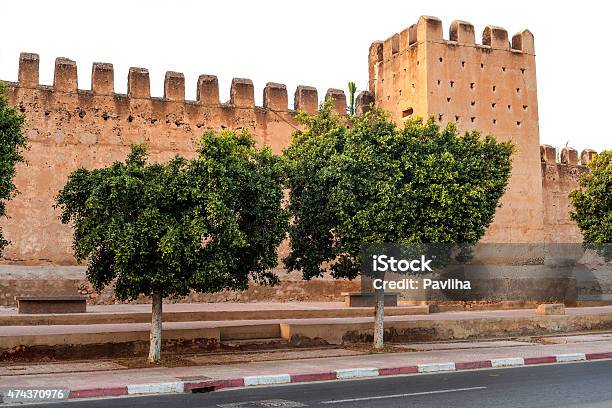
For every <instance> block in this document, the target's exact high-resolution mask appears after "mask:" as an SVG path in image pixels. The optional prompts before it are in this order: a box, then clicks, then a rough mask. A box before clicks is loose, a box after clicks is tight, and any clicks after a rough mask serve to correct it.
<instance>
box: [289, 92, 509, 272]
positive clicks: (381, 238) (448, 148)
mask: <svg viewBox="0 0 612 408" xmlns="http://www.w3.org/2000/svg"><path fill="white" fill-rule="evenodd" d="M299 119H300V121H301V122H302V123H303V125H304V130H301V131H297V132H296V133H295V135H294V138H293V142H292V143H291V145H290V146H289V148H288V149H287V150H286V151H285V156H286V158H287V161H288V183H287V187H288V188H289V189H290V209H291V211H292V214H293V215H294V217H295V220H294V222H293V223H292V225H291V226H290V230H289V232H290V237H291V247H292V250H291V253H290V255H289V256H288V257H287V258H286V259H285V263H286V265H287V267H288V269H289V270H301V271H302V272H303V274H304V277H305V278H306V279H309V278H312V277H316V276H320V275H322V274H323V273H324V272H325V271H326V269H329V270H330V271H331V272H332V274H333V276H335V277H338V278H340V277H345V278H354V277H355V276H357V274H358V273H359V271H360V262H361V261H360V259H359V252H360V248H361V246H362V245H363V244H365V243H369V244H376V243H385V242H388V243H396V244H409V243H475V242H477V241H478V240H479V239H480V238H481V237H482V236H483V235H484V233H485V231H486V228H487V227H488V226H489V224H490V223H491V221H492V220H493V217H494V215H495V211H496V209H497V207H498V206H499V200H500V198H501V196H502V195H503V193H504V191H505V188H506V186H507V183H508V178H509V175H510V171H511V167H512V166H511V155H512V152H513V145H512V143H510V142H497V141H496V140H495V139H494V138H493V137H492V136H485V137H481V136H480V134H479V133H478V132H475V131H472V132H467V133H464V134H459V132H458V131H457V129H456V127H455V125H454V124H452V123H451V124H449V125H448V126H446V127H445V128H443V129H441V128H440V127H439V126H438V125H437V124H436V123H435V122H434V120H433V119H430V120H429V121H427V122H423V121H422V120H420V119H415V120H408V121H407V122H406V123H405V126H404V127H403V128H402V129H399V128H398V127H397V126H396V125H395V124H394V123H393V122H392V121H391V120H390V119H389V117H388V115H387V114H386V113H384V112H382V111H380V110H378V109H376V108H374V109H372V110H371V111H369V112H368V113H366V114H364V115H363V116H362V117H360V118H355V119H354V120H353V121H352V123H348V125H347V123H344V122H343V120H341V119H340V118H339V117H338V116H337V115H335V114H333V113H332V112H331V106H330V105H329V104H327V105H325V106H324V107H323V108H322V109H321V110H320V112H319V113H318V114H317V115H315V116H307V115H301V116H300V117H299Z"/></svg>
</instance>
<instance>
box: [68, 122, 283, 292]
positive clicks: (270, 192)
mask: <svg viewBox="0 0 612 408" xmlns="http://www.w3.org/2000/svg"><path fill="white" fill-rule="evenodd" d="M198 153H199V154H198V157H197V158H195V159H193V160H186V159H184V158H182V157H175V158H174V159H172V160H170V161H169V162H168V163H165V164H147V154H146V149H145V147H144V146H142V145H137V146H133V147H132V150H131V153H130V154H129V156H128V158H127V160H126V162H125V163H120V162H116V163H114V164H112V165H111V166H109V167H106V168H101V169H95V170H87V169H79V170H77V171H75V172H74V173H72V174H71V175H70V177H69V180H68V183H67V184H66V186H65V187H64V189H63V190H62V191H61V192H60V193H59V195H58V197H57V204H58V206H59V207H60V208H61V210H62V214H61V220H62V222H64V223H69V222H72V223H73V225H74V251H75V254H76V257H77V258H78V259H79V260H84V259H87V260H88V268H87V277H88V279H89V280H90V281H91V282H92V284H93V285H94V287H95V289H96V290H99V289H101V288H102V287H104V286H105V285H107V284H109V283H111V281H113V280H116V286H115V291H116V295H117V297H118V298H119V299H135V298H136V297H138V296H139V295H141V294H142V295H147V296H148V295H152V294H154V293H159V294H161V296H162V297H166V296H182V295H187V294H188V293H189V291H190V290H195V291H198V292H217V291H220V290H223V289H226V288H228V289H245V288H246V287H247V286H248V282H249V277H251V278H253V279H255V280H256V281H259V282H260V283H275V282H276V280H277V277H276V276H275V275H274V274H273V273H271V272H270V269H271V268H273V267H275V266H276V264H277V255H276V247H277V245H278V244H279V243H280V241H281V240H282V239H283V237H284V234H285V227H286V223H287V212H286V210H285V209H283V208H281V200H282V190H281V187H280V183H281V178H282V167H281V166H280V163H279V160H278V158H277V157H275V156H274V155H272V153H271V151H270V149H269V148H264V149H261V150H258V149H256V148H255V147H254V143H253V140H252V138H251V137H250V136H249V135H248V134H247V133H245V132H243V133H240V134H238V135H236V134H234V133H232V132H222V133H221V134H218V135H216V134H214V133H211V132H209V133H206V134H204V135H203V137H202V144H201V147H200V149H199V152H198Z"/></svg>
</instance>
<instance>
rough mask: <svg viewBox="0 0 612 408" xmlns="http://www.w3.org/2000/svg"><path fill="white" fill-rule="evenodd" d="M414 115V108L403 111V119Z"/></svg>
mask: <svg viewBox="0 0 612 408" xmlns="http://www.w3.org/2000/svg"><path fill="white" fill-rule="evenodd" d="M413 113H414V109H412V108H408V109H404V110H403V111H402V118H407V117H408V116H410V115H412V114H413Z"/></svg>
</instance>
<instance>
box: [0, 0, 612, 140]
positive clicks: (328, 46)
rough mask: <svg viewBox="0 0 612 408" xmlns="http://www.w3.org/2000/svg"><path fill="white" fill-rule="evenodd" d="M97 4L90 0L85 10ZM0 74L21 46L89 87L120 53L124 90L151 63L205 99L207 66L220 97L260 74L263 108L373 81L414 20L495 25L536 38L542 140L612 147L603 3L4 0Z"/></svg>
mask: <svg viewBox="0 0 612 408" xmlns="http://www.w3.org/2000/svg"><path fill="white" fill-rule="evenodd" d="M86 5H89V7H86ZM0 13H1V14H2V16H1V17H2V18H1V19H2V23H1V24H0V38H1V39H2V40H1V41H0V79H2V80H6V81H16V79H17V67H18V59H19V53H20V52H34V53H37V54H39V55H40V59H41V62H40V81H41V83H42V84H52V83H53V66H54V61H55V58H56V57H67V58H70V59H73V60H75V61H76V62H77V66H78V76H79V88H81V89H90V83H91V82H90V81H91V64H92V63H93V62H110V63H112V64H113V65H114V68H115V92H118V93H125V92H126V88H127V73H128V69H129V67H143V68H148V69H149V72H150V77H151V94H152V95H153V96H162V95H163V78H164V74H165V72H166V71H179V72H183V73H184V74H185V78H186V97H187V99H195V92H196V80H197V77H198V75H200V74H213V75H217V76H218V78H219V85H220V98H221V101H222V102H224V101H227V100H228V99H229V87H230V82H231V79H232V78H233V77H242V78H250V79H252V80H253V83H254V85H255V97H256V103H257V104H259V105H261V100H262V92H263V88H264V86H265V84H266V83H267V82H280V83H284V84H286V85H287V88H288V92H289V95H290V98H289V99H290V103H292V99H293V98H292V95H293V93H294V91H295V87H296V86H297V85H311V86H315V87H316V88H317V89H318V90H319V98H322V96H323V95H324V94H325V91H326V90H327V89H328V88H341V89H345V91H346V84H347V82H348V81H354V82H356V84H357V87H358V90H364V89H366V88H367V80H368V67H367V56H368V47H369V46H370V44H371V43H372V42H373V41H374V40H384V39H385V38H387V37H389V36H391V35H392V34H393V33H396V32H400V31H402V30H403V29H404V28H406V27H408V26H410V25H411V24H413V23H416V21H417V20H418V18H419V16H420V15H431V16H436V17H438V18H440V19H441V20H442V23H443V26H444V35H445V38H448V26H449V25H450V23H451V21H453V20H465V21H469V22H471V23H472V24H474V26H475V29H476V33H477V34H476V42H477V43H479V42H480V33H482V30H483V29H484V27H485V26H486V25H497V26H501V27H504V28H506V29H507V30H508V34H509V36H510V37H511V36H512V34H514V33H516V32H518V31H520V30H522V29H525V28H528V29H529V30H531V31H532V32H533V33H534V35H535V47H536V66H537V68H536V69H537V77H538V99H539V113H540V142H541V143H546V144H550V145H553V146H556V147H562V146H565V145H566V144H568V145H569V146H571V147H574V148H577V149H578V150H582V149H584V148H592V149H595V150H597V151H601V150H604V149H610V148H612V130H611V129H610V128H608V127H607V119H608V118H609V117H608V115H609V114H610V106H611V105H610V99H611V97H612V78H611V77H610V71H611V70H610V68H611V64H612V53H611V52H610V51H609V43H608V42H609V36H610V33H609V31H610V28H609V25H608V23H609V19H610V17H612V6H610V5H609V4H607V2H604V1H601V0H599V1H589V0H583V1H580V2H575V1H572V2H570V1H554V2H553V1H543V0H529V1H523V0H513V1H505V2H494V1H490V0H489V1H476V0H474V1H470V0H463V1H456V0H454V1H453V0H450V1H447V0H423V1H420V2H419V1H392V0H375V1H358V0H352V1H350V0H349V1H345V0H326V1H319V0H308V1H303V2H297V1H287V0H284V1H276V0H269V1H265V0H261V1H252V0H251V1H248V0H247V1H240V0H231V1H230V0H224V1H180V0H174V1H155V0H149V1H134V0H122V1H115V0H104V1H97V2H78V1H64V0H54V1H39V2H37V1H29V0H8V1H5V2H3V4H2V8H1V11H0Z"/></svg>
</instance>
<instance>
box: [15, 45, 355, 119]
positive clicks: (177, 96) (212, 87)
mask: <svg viewBox="0 0 612 408" xmlns="http://www.w3.org/2000/svg"><path fill="white" fill-rule="evenodd" d="M39 64H40V59H39V56H38V55H37V54H32V53H22V54H21V55H20V58H19V74H18V82H17V83H14V84H11V83H9V85H13V86H14V87H20V88H32V89H39V88H40V89H45V90H51V91H53V92H62V93H67V94H89V93H90V94H93V95H94V96H118V97H126V96H127V98H129V99H156V100H160V99H161V100H163V101H167V102H171V103H190V104H197V105H203V106H209V107H234V108H244V109H253V108H263V109H265V110H269V111H279V112H292V111H298V110H303V111H306V112H308V113H315V112H316V111H317V109H318V106H319V97H318V92H317V89H316V88H313V87H310V86H304V85H300V86H298V87H297V89H296V91H295V94H294V100H293V107H291V108H290V107H289V100H288V95H287V87H286V86H285V85H283V84H278V83H274V82H269V83H267V84H266V86H265V87H264V90H263V106H261V107H257V106H256V105H255V92H254V86H253V82H252V81H251V80H250V79H245V78H234V79H232V84H231V88H230V97H229V101H228V102H226V103H221V102H220V100H219V82H218V79H217V77H216V76H214V75H201V76H200V77H199V78H198V81H197V89H196V100H195V101H188V100H185V76H184V75H183V74H182V73H180V72H173V71H168V72H166V75H165V79H164V96H163V98H152V97H151V90H150V88H151V86H150V80H149V71H148V70H147V69H145V68H138V67H132V68H130V69H129V73H128V81H127V92H126V94H120V93H115V74H114V69H113V65H112V64H108V63H100V62H96V63H94V64H93V66H92V74H91V88H90V89H89V90H80V89H78V81H77V64H76V62H75V61H73V60H70V59H68V58H63V57H59V58H57V59H56V60H55V71H54V75H53V85H52V86H51V87H49V86H44V85H41V84H40V83H39ZM327 99H333V101H334V102H333V106H334V110H335V111H336V112H337V113H339V114H342V115H344V114H346V95H345V94H344V91H342V90H340V89H329V90H327V92H326V94H325V97H324V100H327Z"/></svg>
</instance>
